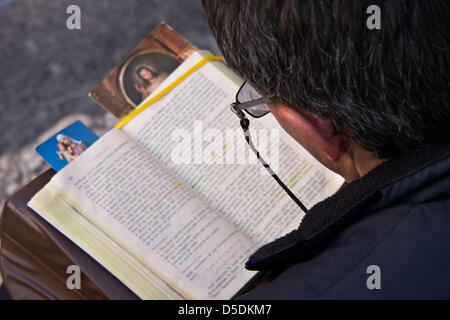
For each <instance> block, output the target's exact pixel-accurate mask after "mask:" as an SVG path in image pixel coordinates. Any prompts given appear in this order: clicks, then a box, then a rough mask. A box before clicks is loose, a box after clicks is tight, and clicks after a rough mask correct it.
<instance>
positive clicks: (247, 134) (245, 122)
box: [232, 108, 308, 213]
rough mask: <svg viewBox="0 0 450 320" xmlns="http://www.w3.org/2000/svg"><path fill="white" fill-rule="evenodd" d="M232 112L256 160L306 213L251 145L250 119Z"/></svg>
mask: <svg viewBox="0 0 450 320" xmlns="http://www.w3.org/2000/svg"><path fill="white" fill-rule="evenodd" d="M232 110H233V108H232ZM233 112H234V113H235V114H236V115H237V116H238V117H239V119H240V124H241V127H242V130H243V131H244V136H245V141H247V143H248V145H249V146H250V149H252V151H253V152H254V153H255V154H256V157H257V158H258V160H259V161H260V162H261V163H262V165H263V166H264V168H266V170H267V171H268V172H269V174H270V175H271V176H272V177H273V178H274V179H275V180H276V181H277V182H278V184H279V185H280V187H281V188H283V190H284V191H286V193H287V194H288V195H289V196H290V197H291V199H292V200H293V201H294V202H295V203H296V204H297V205H298V206H299V207H300V208H301V209H302V210H303V211H304V212H305V213H308V209H307V208H306V207H305V205H304V204H303V203H302V202H301V201H300V200H299V199H298V198H297V197H296V196H295V195H294V194H293V193H292V191H291V190H290V189H289V188H288V187H287V186H286V185H285V184H284V183H283V181H281V179H280V178H279V177H278V176H277V175H276V173H275V172H273V170H272V168H271V167H270V165H269V164H268V163H267V162H266V161H264V159H263V158H262V156H261V155H260V153H259V151H258V150H257V149H256V148H255V146H254V145H253V142H252V139H251V136H250V130H249V129H248V128H249V126H250V120H248V119H247V117H246V116H245V114H244V113H243V112H242V111H238V112H235V110H233Z"/></svg>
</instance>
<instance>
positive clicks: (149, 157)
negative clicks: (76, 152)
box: [29, 51, 343, 299]
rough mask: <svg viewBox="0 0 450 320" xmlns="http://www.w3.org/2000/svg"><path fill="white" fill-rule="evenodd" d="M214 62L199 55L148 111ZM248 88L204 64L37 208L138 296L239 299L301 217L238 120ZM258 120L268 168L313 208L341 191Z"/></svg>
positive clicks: (106, 140)
mask: <svg viewBox="0 0 450 320" xmlns="http://www.w3.org/2000/svg"><path fill="white" fill-rule="evenodd" d="M209 55H211V54H210V53H209V52H206V51H194V52H193V53H192V54H191V55H190V57H189V58H187V59H186V60H185V61H184V62H183V63H182V64H181V65H180V66H179V67H178V68H176V69H175V71H174V72H172V73H171V74H170V75H169V76H168V77H167V78H166V79H165V81H164V82H163V83H162V84H161V85H160V86H159V87H158V89H157V90H156V91H154V92H153V93H152V94H151V95H150V96H148V97H147V98H146V100H144V102H143V103H142V104H141V108H142V105H145V102H146V101H149V99H152V97H155V95H157V94H158V93H159V92H161V90H163V89H164V88H166V87H167V86H169V85H170V84H171V83H173V82H174V80H176V79H178V78H179V77H180V75H182V74H184V73H185V72H186V70H188V69H190V68H191V67H192V66H193V65H195V64H196V63H197V62H199V61H201V60H202V59H204V58H205V57H207V56H209ZM241 84H242V80H241V79H240V78H238V77H237V76H236V75H235V74H234V73H233V72H232V71H230V70H229V69H228V68H227V67H226V65H225V64H224V63H223V62H221V61H211V62H208V63H206V64H205V65H203V66H202V67H201V68H200V69H198V70H197V71H195V72H194V73H192V74H191V75H190V76H189V77H187V78H186V79H185V80H183V81H182V82H181V83H180V84H179V85H177V86H176V87H175V88H173V89H172V90H170V91H169V92H168V93H167V94H166V95H164V96H163V97H162V98H161V99H159V100H157V101H156V102H155V103H153V104H152V105H151V106H150V107H148V108H144V109H138V110H140V111H141V112H140V113H139V114H137V115H136V116H135V117H133V118H132V119H129V121H128V122H127V123H126V124H124V125H123V126H122V127H121V128H120V129H118V128H114V129H112V130H110V131H109V132H107V133H106V134H105V135H103V136H102V137H101V138H100V139H99V140H98V141H97V142H95V143H94V144H93V145H92V146H91V147H90V148H89V149H87V150H86V151H85V152H84V153H83V154H82V155H81V156H79V157H78V158H77V159H76V160H75V161H73V162H72V163H70V164H69V165H68V166H66V167H65V168H64V169H62V170H61V171H60V172H59V173H57V174H56V175H55V176H54V177H53V178H52V180H51V181H50V182H49V183H48V184H47V185H46V186H45V187H44V188H43V189H42V190H41V191H40V192H39V193H37V194H36V195H35V196H34V197H33V198H32V199H31V201H30V202H29V206H30V207H31V208H32V209H34V210H35V211H36V212H38V213H39V214H40V215H42V217H44V218H45V219H46V220H47V221H48V222H49V223H51V224H52V225H53V226H55V227H56V228H57V229H59V230H60V231H61V232H62V233H64V234H65V235H66V236H67V237H69V238H70V239H71V240H72V241H73V242H75V243H76V244H77V245H78V246H79V247H81V248H82V249H83V250H85V251H86V252H87V253H88V254H90V255H91V256H92V257H93V258H94V259H96V260H97V261H98V262H99V263H100V264H102V265H103V266H104V267H105V268H106V269H108V270H109V271H110V272H111V273H112V274H113V275H114V276H116V277H117V278H118V279H119V280H121V281H122V282H123V283H124V284H125V285H126V286H128V287H129V288H130V289H131V290H132V291H134V292H135V293H136V294H137V295H138V296H139V297H141V298H144V299H230V298H232V297H233V296H235V295H236V293H238V292H239V291H240V290H241V289H242V288H243V287H244V286H246V284H248V283H249V282H250V281H251V280H252V278H254V277H255V275H256V272H252V271H248V270H246V269H245V268H244V264H245V262H246V260H247V258H248V257H249V256H250V255H251V254H252V253H253V252H254V251H255V250H256V249H258V248H259V247H260V246H261V245H263V244H265V243H267V242H270V241H272V240H274V239H276V238H277V237H280V236H283V235H284V234H286V233H288V232H290V231H292V230H293V229H295V228H297V227H298V225H299V223H300V222H301V219H302V217H303V212H302V211H301V210H300V208H298V207H297V206H296V204H295V203H294V202H293V201H292V200H291V199H290V198H289V196H287V195H286V194H285V192H284V191H283V190H282V189H281V188H280V187H279V186H278V184H277V183H276V182H275V181H274V180H273V179H272V177H270V175H268V174H266V173H265V171H264V168H262V166H261V165H260V164H259V163H258V161H257V159H256V157H255V156H254V155H253V154H252V152H251V151H250V150H249V148H248V146H247V145H246V143H245V140H244V135H243V133H242V130H241V128H240V125H239V121H238V119H237V118H236V116H235V115H234V114H233V113H232V112H231V111H230V104H231V103H232V102H233V101H234V98H235V95H236V92H237V90H238V89H239V87H240V85H241ZM250 121H251V126H250V127H251V129H252V130H253V131H252V135H253V138H254V140H255V145H256V146H257V147H259V148H260V152H261V153H262V154H263V156H264V159H265V160H266V161H267V162H268V163H270V164H271V165H272V167H273V169H274V171H276V172H277V173H278V175H279V177H280V178H281V179H282V180H284V181H285V182H286V184H287V185H288V187H290V188H291V190H292V191H293V192H294V193H295V194H296V195H297V196H298V197H299V198H300V199H301V200H302V201H303V202H304V203H305V205H306V206H307V207H308V208H310V207H311V206H313V205H314V204H315V203H317V202H318V201H321V200H323V199H324V198H326V197H327V196H330V195H331V194H333V193H334V192H335V191H336V190H337V189H338V188H339V187H340V186H341V185H342V183H343V179H342V178H341V177H339V176H337V175H335V174H334V173H332V172H331V171H329V170H328V169H326V168H324V167H323V166H322V165H320V164H319V163H318V162H317V161H316V160H315V159H314V158H312V157H311V156H310V155H309V154H308V153H307V152H306V151H305V150H303V149H302V148H301V147H300V145H298V144H297V143H296V142H295V141H294V140H293V139H292V138H291V137H290V136H288V135H287V134H286V133H284V131H283V130H282V129H281V128H280V127H279V125H278V123H277V122H276V121H275V120H274V118H273V117H272V115H270V114H269V115H267V116H265V117H263V118H261V119H250ZM264 145H267V146H268V147H264ZM305 276H306V275H305Z"/></svg>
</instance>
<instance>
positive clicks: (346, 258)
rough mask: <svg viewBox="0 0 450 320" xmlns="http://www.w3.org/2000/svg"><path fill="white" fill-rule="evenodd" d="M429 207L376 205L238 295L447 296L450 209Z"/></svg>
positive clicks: (449, 288)
mask: <svg viewBox="0 0 450 320" xmlns="http://www.w3.org/2000/svg"><path fill="white" fill-rule="evenodd" d="M441 204H442V203H441ZM447 205H450V203H448V204H447ZM431 209H432V206H431V207H430V205H429V204H427V205H413V206H411V207H409V206H402V207H401V208H400V207H398V208H390V209H389V210H382V211H379V212H377V213H375V214H373V215H371V216H370V217H367V218H366V219H363V220H361V221H359V222H357V223H355V224H352V225H351V226H349V227H348V228H346V229H345V230H343V231H342V232H340V233H339V234H338V235H337V236H336V237H335V238H334V239H333V241H332V242H331V243H330V244H329V246H328V247H327V248H326V249H325V250H323V251H322V252H320V254H318V255H317V256H315V257H313V258H312V259H309V260H307V261H303V262H300V263H297V264H294V265H292V266H291V267H289V268H287V269H286V270H285V271H284V272H283V273H281V274H280V275H279V276H278V277H277V278H276V279H274V280H273V281H272V282H270V283H268V284H267V285H264V286H261V287H259V288H258V289H256V290H254V291H253V292H251V293H249V294H247V295H245V296H243V297H242V298H244V299H246V298H249V299H398V298H406V299H407V298H450V271H449V270H450V255H449V254H448V252H449V250H450V235H449V233H448V232H447V230H450V214H448V213H447V212H446V211H447V210H445V208H444V207H443V206H438V207H435V208H434V210H431ZM394 211H395V212H394Z"/></svg>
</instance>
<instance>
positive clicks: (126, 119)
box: [115, 56, 224, 129]
mask: <svg viewBox="0 0 450 320" xmlns="http://www.w3.org/2000/svg"><path fill="white" fill-rule="evenodd" d="M210 61H224V59H223V58H222V57H218V56H209V57H206V58H203V59H202V60H200V61H199V62H197V63H196V64H195V65H193V66H192V67H191V68H189V69H188V70H187V71H186V72H185V73H183V74H182V75H181V76H180V77H179V78H177V79H176V80H175V81H174V82H172V83H171V84H169V85H168V86H167V87H165V88H164V89H163V90H161V91H160V92H159V93H157V94H156V95H155V96H154V97H153V98H151V99H150V100H148V101H147V102H145V103H144V104H142V105H141V106H139V108H137V109H135V110H133V111H132V112H130V113H129V114H128V115H127V116H126V117H124V118H123V119H122V120H120V122H119V123H117V124H116V125H115V127H116V128H118V129H120V128H122V127H123V126H124V125H126V124H127V123H128V122H129V121H130V120H131V119H133V118H134V117H136V116H137V115H138V114H139V113H141V112H142V111H144V110H145V109H147V108H148V107H149V106H151V105H152V104H154V103H155V102H156V101H158V100H159V99H161V98H162V97H164V96H165V95H166V94H167V93H169V92H170V91H171V90H172V89H173V88H175V87H176V86H177V85H179V84H180V83H181V82H182V81H183V80H184V79H186V78H187V77H189V76H190V75H191V74H192V73H194V72H195V71H196V70H197V69H199V68H200V67H202V66H203V65H205V64H206V63H208V62H210Z"/></svg>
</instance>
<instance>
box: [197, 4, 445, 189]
mask: <svg viewBox="0 0 450 320" xmlns="http://www.w3.org/2000/svg"><path fill="white" fill-rule="evenodd" d="M373 4H376V5H378V6H379V7H380V8H381V29H380V30H369V29H368V28H367V26H366V20H367V18H368V17H369V15H368V14H367V13H366V10H367V8H368V7H369V6H370V5H373ZM203 6H204V8H205V11H206V14H207V16H208V20H209V24H210V26H211V30H212V32H213V34H214V36H215V38H216V40H217V43H218V46H219V48H220V49H221V51H222V53H223V55H224V57H225V59H226V61H227V63H228V64H229V65H230V66H231V68H233V69H234V70H235V71H236V72H237V73H238V74H240V75H241V76H242V77H243V78H244V79H245V80H247V81H248V82H249V83H251V84H252V85H253V86H254V87H255V88H256V89H257V90H258V91H259V92H260V93H261V94H262V95H264V96H266V97H270V98H274V99H275V100H276V101H278V102H277V103H274V104H272V105H271V112H272V113H273V115H274V116H275V117H276V118H277V120H278V121H279V122H280V124H281V125H282V126H283V127H284V128H285V129H286V131H288V133H289V134H291V136H293V137H294V138H295V139H296V140H297V141H298V142H300V143H301V144H302V145H303V146H304V147H305V148H306V149H307V150H308V151H310V152H311V153H312V154H313V155H314V156H315V157H316V158H318V159H319V160H320V161H321V162H322V163H324V164H325V165H326V166H328V167H329V168H331V169H333V170H334V171H336V172H338V173H340V174H342V175H343V176H344V177H345V178H346V179H347V180H348V181H351V180H354V179H357V178H359V177H361V176H362V175H364V174H365V173H367V172H368V171H370V170H371V169H372V168H373V167H375V166H376V165H378V164H379V163H380V162H381V161H383V160H384V159H387V158H390V157H392V156H395V155H397V154H400V153H407V152H413V151H415V150H419V149H423V148H426V147H427V146H430V145H433V144H438V143H448V142H450V125H449V124H450V106H449V105H448V101H449V96H448V89H449V88H448V85H449V83H450V79H449V74H450V70H449V41H448V40H449V39H450V35H449V32H450V28H449V20H448V13H449V4H448V2H447V1H427V0H422V1H419V0H417V1H414V0H409V1H407V0H395V1H375V0H371V1H364V0H343V1H322V0H267V1H256V0H253V1H252V0H231V1H222V0H203Z"/></svg>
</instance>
